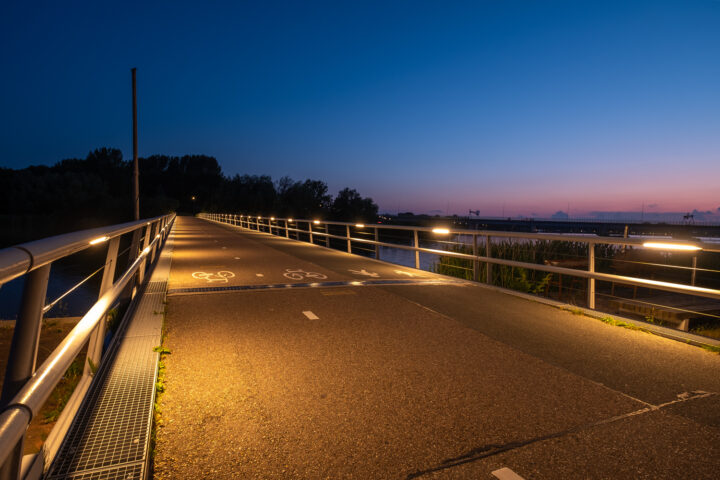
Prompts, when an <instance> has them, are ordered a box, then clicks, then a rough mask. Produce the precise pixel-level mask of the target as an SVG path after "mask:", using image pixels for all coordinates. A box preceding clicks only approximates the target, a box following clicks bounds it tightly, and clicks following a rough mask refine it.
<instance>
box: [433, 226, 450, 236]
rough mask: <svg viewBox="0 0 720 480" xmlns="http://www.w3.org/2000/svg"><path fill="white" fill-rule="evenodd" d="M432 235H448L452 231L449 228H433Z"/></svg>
mask: <svg viewBox="0 0 720 480" xmlns="http://www.w3.org/2000/svg"><path fill="white" fill-rule="evenodd" d="M432 233H437V234H441V235H447V234H448V233H450V230H448V229H447V228H433V229H432Z"/></svg>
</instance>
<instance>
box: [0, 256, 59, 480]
mask: <svg viewBox="0 0 720 480" xmlns="http://www.w3.org/2000/svg"><path fill="white" fill-rule="evenodd" d="M50 265H51V264H50V263H48V264H47V265H43V266H42V267H40V268H38V269H36V270H33V271H31V272H30V273H28V274H27V279H26V280H25V288H24V289H23V293H22V300H21V303H20V311H19V312H18V318H17V321H16V322H15V329H14V331H13V338H12V342H11V344H10V353H9V354H8V363H7V368H6V369H5V380H4V381H3V385H2V395H1V396H0V407H1V408H5V407H6V406H7V405H8V403H9V402H10V401H11V400H12V399H13V397H14V396H15V395H16V394H17V393H18V392H19V391H20V389H21V388H22V387H23V385H25V383H26V382H27V381H28V380H29V379H30V377H32V375H33V373H35V368H36V366H37V353H38V346H39V343H40V325H41V323H42V316H43V313H42V311H43V306H44V305H45V295H46V294H47V285H48V280H49V279H50ZM24 442H25V435H23V437H22V438H21V439H20V441H18V443H17V445H15V448H14V450H13V453H12V454H11V455H10V457H8V459H7V461H6V462H5V463H4V464H3V465H2V467H1V468H0V478H2V479H3V480H4V479H11V478H13V479H14V478H17V477H18V475H19V471H20V463H21V461H22V453H23V445H24Z"/></svg>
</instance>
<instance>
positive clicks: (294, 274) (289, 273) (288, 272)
mask: <svg viewBox="0 0 720 480" xmlns="http://www.w3.org/2000/svg"><path fill="white" fill-rule="evenodd" d="M283 277H285V278H288V279H290V280H302V279H303V278H317V279H318V280H324V279H326V278H327V275H324V274H322V273H318V272H306V271H305V270H301V269H297V270H293V269H292V268H286V269H285V273H283Z"/></svg>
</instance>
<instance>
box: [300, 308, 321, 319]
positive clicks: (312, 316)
mask: <svg viewBox="0 0 720 480" xmlns="http://www.w3.org/2000/svg"><path fill="white" fill-rule="evenodd" d="M303 315H305V316H306V317H307V318H308V320H320V317H318V316H317V315H315V314H314V313H313V312H311V311H310V310H306V311H304V312H303Z"/></svg>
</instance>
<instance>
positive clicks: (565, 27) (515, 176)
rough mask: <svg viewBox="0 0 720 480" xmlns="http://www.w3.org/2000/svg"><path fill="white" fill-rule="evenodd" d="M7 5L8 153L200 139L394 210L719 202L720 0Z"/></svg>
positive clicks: (2, 36) (242, 166)
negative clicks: (134, 100)
mask: <svg viewBox="0 0 720 480" xmlns="http://www.w3.org/2000/svg"><path fill="white" fill-rule="evenodd" d="M104 3H107V2H47V3H44V2H40V3H38V2H6V3H5V4H4V5H3V8H2V12H1V13H0V49H1V50H0V60H1V62H2V63H1V64H2V70H3V73H2V75H0V88H1V89H2V96H1V97H0V110H1V111H2V118H1V119H0V122H1V124H0V165H2V166H9V167H14V168H18V167H24V166H27V165H30V164H52V163H55V162H56V161H58V160H61V159H63V158H68V157H84V156H85V155H86V154H87V153H88V151H90V150H92V149H94V148H98V147H102V146H108V147H116V148H120V149H121V150H122V151H123V153H124V155H125V158H131V156H132V150H131V104H130V68H131V67H137V69H138V90H139V94H138V98H139V125H140V126H139V135H140V155H141V156H145V155H150V154H155V153H164V154H172V155H182V154H186V153H203V154H208V155H213V156H215V157H216V158H217V159H218V161H219V162H220V164H221V165H222V167H223V170H224V172H225V173H226V174H235V173H241V174H242V173H250V174H268V175H271V176H272V177H273V178H274V179H278V178H280V177H281V176H283V175H289V176H290V177H292V178H294V179H305V178H308V177H309V178H314V179H321V180H324V181H326V182H327V183H328V185H329V186H330V190H331V192H332V193H336V192H337V191H338V190H339V189H341V188H343V187H345V186H350V187H353V188H356V189H357V190H359V191H360V192H361V194H363V195H369V196H371V197H373V198H374V199H375V200H376V202H377V203H378V204H379V205H380V207H381V211H392V212H394V211H396V210H398V209H399V210H401V211H404V210H412V211H416V212H434V211H437V212H442V213H444V212H445V211H449V212H450V213H453V212H457V213H467V210H468V209H469V208H472V209H473V210H474V209H479V210H480V211H481V213H482V214H484V215H500V214H501V213H504V214H505V215H543V216H544V215H549V214H552V213H554V212H555V211H557V210H564V211H566V210H567V209H568V206H569V209H570V213H571V215H573V216H575V215H582V214H584V213H586V212H590V211H594V210H623V211H627V210H630V211H632V210H636V211H637V210H640V209H641V205H643V204H644V205H645V207H644V208H645V210H646V211H648V212H653V211H657V212H660V211H689V210H693V209H699V210H710V211H713V212H715V214H716V215H717V214H720V212H719V211H718V207H720V87H719V86H720V1H716V0H685V1H682V0H678V1H672V2H666V1H657V0H654V1H647V2H645V1H620V2H612V1H596V2H585V1H567V2H556V1H526V2H518V1H509V0H503V1H500V0H498V1H472V2H447V1H443V2H441V1H437V2H421V1H408V2H391V1H387V0H386V1H382V2H351V1H329V2H311V1H308V0H302V1H293V2H277V1H247V2H240V1H238V2H227V3H222V2H186V3H184V2H177V1H173V2H171V1H162V2H151V1H146V2H138V3H133V2H116V3H117V5H116V6H107V5H100V4H104Z"/></svg>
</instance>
